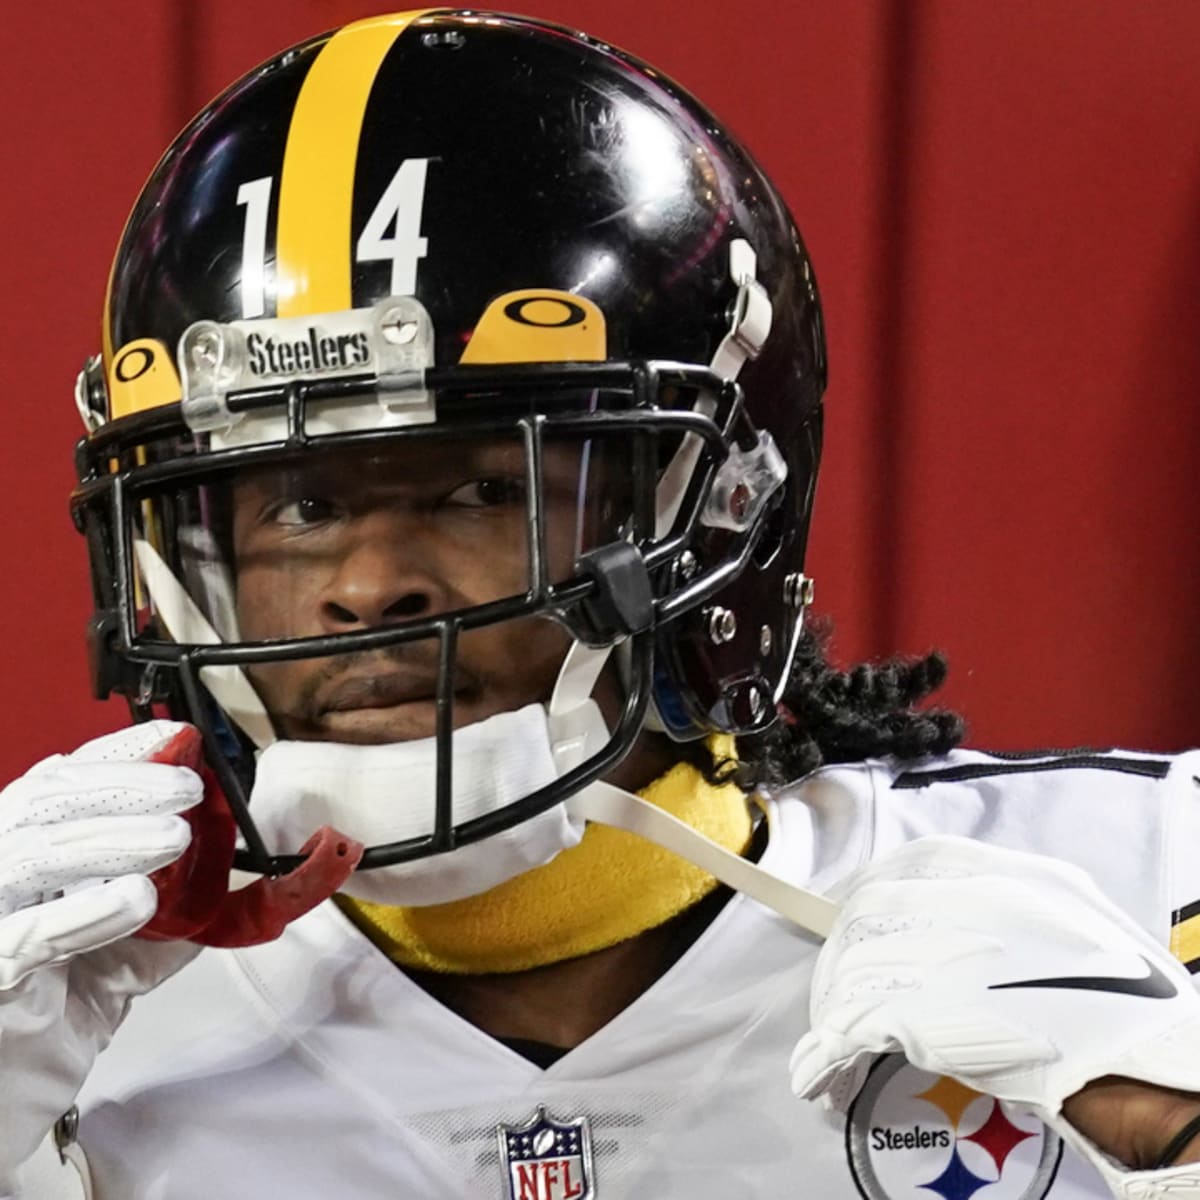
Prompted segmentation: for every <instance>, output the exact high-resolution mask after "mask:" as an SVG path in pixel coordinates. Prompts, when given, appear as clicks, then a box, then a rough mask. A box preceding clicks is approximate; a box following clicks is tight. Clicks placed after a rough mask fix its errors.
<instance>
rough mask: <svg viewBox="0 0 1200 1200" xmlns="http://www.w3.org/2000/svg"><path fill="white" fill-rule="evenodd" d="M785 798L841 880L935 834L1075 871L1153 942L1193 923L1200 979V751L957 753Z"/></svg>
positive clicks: (853, 769) (855, 769)
mask: <svg viewBox="0 0 1200 1200" xmlns="http://www.w3.org/2000/svg"><path fill="white" fill-rule="evenodd" d="M780 798H781V800H782V801H783V802H784V805H785V807H786V805H787V803H788V802H799V803H800V804H801V805H802V806H803V807H804V808H805V809H806V810H807V812H808V815H809V819H810V820H811V822H812V825H813V831H812V832H813V837H814V839H815V840H816V842H817V843H818V845H820V844H821V843H822V842H824V843H825V844H826V845H827V846H832V847H835V848H836V853H834V852H833V851H830V852H827V853H826V854H825V857H828V858H832V857H836V858H837V859H838V863H839V868H840V870H841V871H843V872H844V870H845V868H846V866H847V865H849V864H850V860H855V861H853V865H854V866H858V865H862V864H864V863H866V862H869V861H872V860H874V859H877V858H881V857H883V856H884V855H886V854H888V853H889V852H890V851H892V850H894V849H896V848H898V847H899V846H901V845H903V844H904V843H906V842H909V841H912V840H914V839H915V838H919V837H926V836H930V835H933V834H954V835H958V836H960V837H970V838H974V839H976V840H979V841H984V842H988V843H991V844H993V845H998V846H1006V847H1009V848H1011V849H1016V850H1023V851H1027V852H1030V853H1035V854H1045V855H1049V856H1051V857H1054V858H1059V859H1062V860H1064V861H1067V862H1072V863H1075V864H1076V865H1078V866H1081V867H1083V868H1084V869H1085V870H1086V871H1088V872H1089V873H1090V874H1091V875H1092V876H1093V878H1095V879H1096V881H1097V882H1098V883H1099V884H1100V885H1101V887H1103V888H1104V889H1105V891H1106V892H1107V894H1108V895H1109V896H1110V897H1111V898H1112V899H1113V900H1114V901H1115V902H1116V903H1118V904H1119V905H1121V907H1123V908H1124V909H1125V910H1126V911H1127V912H1128V913H1130V915H1131V916H1133V917H1134V918H1135V919H1137V920H1139V921H1140V922H1141V923H1142V924H1143V925H1145V926H1146V927H1147V928H1148V929H1149V930H1151V932H1153V933H1154V934H1155V935H1156V936H1159V937H1162V938H1163V939H1168V938H1171V937H1174V938H1175V940H1176V941H1178V939H1179V935H1178V933H1176V934H1174V935H1173V934H1172V932H1171V930H1172V929H1173V928H1175V927H1178V926H1179V925H1180V924H1181V922H1182V921H1190V922H1193V925H1189V926H1188V929H1187V932H1188V934H1189V942H1188V945H1189V946H1191V943H1192V939H1193V938H1194V941H1195V943H1196V944H1195V946H1194V950H1195V954H1194V956H1193V957H1195V958H1196V959H1197V967H1198V969H1200V866H1197V865H1196V864H1197V863H1200V853H1197V851H1200V751H1196V750H1193V751H1188V752H1186V753H1183V754H1155V753H1148V752H1144V751H1138V750H1124V749H1121V750H1094V749H1078V750H1035V751H1025V752H1012V751H1000V752H997V751H984V750H972V749H959V750H955V751H953V752H951V753H950V754H948V755H945V756H944V757H938V758H923V759H916V760H909V761H899V760H895V759H875V760H867V761H864V762H860V763H851V764H837V765H833V766H829V767H825V768H822V769H821V770H819V771H817V772H815V773H814V774H813V775H811V776H809V777H807V778H806V779H804V780H802V781H799V782H798V783H797V784H795V785H793V786H792V787H791V788H788V789H785V791H784V793H781V797H780ZM794 823H795V818H793V824H794ZM813 859H814V861H817V862H820V861H821V860H822V852H821V851H820V850H818V851H816V852H815V853H814V855H813ZM1189 906H1190V907H1189ZM1181 914H1183V915H1181ZM1177 953H1180V957H1183V954H1182V952H1179V951H1177ZM1185 961H1187V960H1185Z"/></svg>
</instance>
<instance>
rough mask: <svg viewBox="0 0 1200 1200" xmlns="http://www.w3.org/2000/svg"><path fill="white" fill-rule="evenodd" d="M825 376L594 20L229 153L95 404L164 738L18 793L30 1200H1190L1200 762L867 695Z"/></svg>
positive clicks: (419, 21)
mask: <svg viewBox="0 0 1200 1200" xmlns="http://www.w3.org/2000/svg"><path fill="white" fill-rule="evenodd" d="M824 383H825V359H824V342H823V333H822V325H821V312H820V304H819V300H818V296H817V289H816V282H815V279H814V276H813V272H812V268H811V265H810V263H809V260H808V257H807V254H806V251H805V248H804V245H803V243H802V242H801V239H800V236H799V234H798V233H797V231H796V228H795V226H794V224H793V222H792V219H791V217H790V216H789V214H788V212H787V209H786V207H785V205H784V204H783V202H782V200H781V199H780V197H779V196H778V194H777V193H776V191H775V189H774V188H773V187H772V185H771V183H770V182H769V181H768V180H767V179H766V178H765V177H764V176H763V174H762V173H761V171H760V170H759V168H758V167H757V165H756V164H755V162H754V161H753V159H752V158H751V157H750V156H749V155H748V153H747V152H746V151H745V150H744V149H743V148H742V147H741V146H740V145H739V144H738V142H737V141H736V140H735V139H733V138H732V137H731V136H730V135H729V134H728V133H727V132H726V131H725V130H724V129H723V128H722V126H721V125H720V123H719V122H718V121H717V119H716V118H715V117H713V116H712V115H711V114H710V113H708V112H707V111H706V110H705V109H704V108H703V107H701V106H700V104H699V103H698V102H697V101H696V100H694V99H693V98H692V97H690V96H689V95H688V94H687V93H686V92H684V91H683V90H682V89H680V88H679V87H677V86H676V85H674V84H672V83H671V82H670V81H668V80H666V79H664V78H663V77H662V76H661V75H659V74H658V73H657V72H655V71H654V70H653V69H652V68H650V67H648V66H646V65H645V64H643V63H640V62H638V61H637V60H635V59H633V58H631V57H629V56H627V55H625V54H623V53H621V52H619V51H617V50H614V49H612V48H611V47H609V46H606V45H604V44H601V43H599V42H595V41H592V40H590V39H588V38H587V37H585V36H584V35H582V34H577V33H574V32H571V31H569V30H565V29H561V28H557V27H554V26H550V25H546V24H542V23H538V22H535V21H530V20H523V19H520V18H514V17H505V16H493V15H489V14H487V13H481V12H478V11H475V10H463V11H455V10H430V11H427V12H411V13H403V14H398V15H394V16H387V17H378V18H372V19H370V20H366V21H362V22H358V23H355V24H352V25H349V26H347V27H345V28H343V29H340V30H338V31H336V32H334V33H332V34H330V35H327V36H324V37H319V38H316V39H313V40H311V41H308V42H305V43H303V44H301V45H299V46H296V47H293V48H291V49H288V50H286V51H285V52H283V53H282V54H280V55H279V56H278V57H276V58H274V59H273V60H271V61H270V62H268V63H266V64H264V65H263V66H262V67H260V68H258V69H257V70H255V71H253V72H251V73H250V74H249V75H247V76H246V77H245V78H243V79H242V80H240V81H239V82H237V83H236V84H234V85H233V86H232V87H231V88H230V89H229V90H228V91H226V92H225V93H224V94H223V95H221V96H220V97H218V98H217V99H216V100H215V101H214V102H213V103H212V104H211V105H210V106H209V107H208V108H207V109H205V111H204V112H202V113H201V114H200V116H199V117H197V118H196V120H195V121H194V122H192V124H191V125H189V127H188V128H187V129H186V130H185V131H184V132H183V133H182V134H181V135H180V137H179V138H178V139H177V141H176V142H175V143H174V144H173V146H172V147H171V148H170V149H169V150H168V152H167V154H166V155H165V156H164V158H163V159H162V161H161V162H160V164H159V165H158V167H157V168H156V170H155V171H154V173H153V175H152V176H151V178H150V180H149V182H148V183H147V185H146V187H145V189H144V191H143V192H142V194H141V196H140V198H139V199H138V201H137V203H136V205H135V207H134V210H133V213H132V215H131V217H130V219H129V222H128V225H127V227H126V229H125V232H124V235H123V237H122V239H121V243H120V246H119V248H118V252H117V256H116V260H115V264H114V268H113V273H112V277H111V282H110V287H109V293H108V297H107V302H106V305H105V316H104V325H103V350H102V353H101V354H99V355H98V356H97V357H96V358H95V359H93V360H92V361H90V362H89V363H88V364H87V366H86V367H85V369H84V371H83V373H82V375H81V376H80V380H79V385H78V388H77V395H76V400H77V404H78V407H79V410H80V413H81V415H82V418H83V421H84V423H85V426H86V430H87V433H86V437H85V438H84V440H83V442H82V443H81V445H80V449H79V452H78V467H79V486H78V488H77V490H76V492H75V495H74V500H73V505H74V513H75V518H76V521H77V523H78V525H79V527H80V529H81V531H82V532H83V533H84V534H85V535H86V538H87V542H88V546H89V551H90V557H91V568H92V579H93V585H94V595H95V602H96V614H95V619H94V622H93V627H92V630H93V638H92V646H91V652H92V656H93V666H94V674H95V681H96V688H97V692H98V694H100V695H107V694H110V693H113V692H115V693H119V694H121V695H124V696H125V697H126V698H127V699H128V701H129V704H130V708H131V711H132V713H133V716H134V717H135V718H136V721H135V723H134V724H133V726H132V727H131V728H130V729H127V730H124V731H121V732H119V733H116V734H112V735H109V736H107V737H104V738H101V739H99V740H97V741H95V742H92V743H89V744H88V745H86V746H84V747H81V748H80V749H77V750H75V751H74V752H72V753H70V754H67V755H64V756H59V757H56V758H54V759H51V760H48V761H46V762H44V763H41V764H39V765H38V766H36V767H34V768H33V769H32V770H31V771H30V772H29V773H28V774H27V775H25V776H24V777H22V778H21V779H19V780H17V781H15V782H14V783H12V784H11V785H10V786H9V787H8V788H7V789H5V791H4V793H3V794H2V795H0V1081H2V1086H0V1195H3V1196H10V1195H12V1196H25V1197H49V1196H67V1195H83V1194H88V1195H92V1196H95V1197H98V1198H100V1200H130V1198H133V1197H147V1198H148V1197H171V1198H173V1200H187V1198H192V1197H195V1198H199V1197H213V1196H221V1197H227V1196H242V1195H287V1196H295V1197H303V1196H326V1195H351V1196H355V1197H362V1198H364V1200H366V1198H371V1197H380V1198H382V1197H395V1196H406V1197H407V1196H413V1197H415V1196H438V1197H475V1196H502V1197H507V1198H508V1200H557V1198H562V1200H568V1198H571V1200H586V1198H587V1197H593V1196H600V1197H604V1198H605V1200H610V1198H616V1197H645V1196H665V1197H680V1198H683V1197H687V1198H688V1200H696V1198H704V1197H729V1196H747V1197H751V1196H754V1197H768V1196H771V1197H775V1196H783V1195H811V1196H819V1197H822V1198H824V1197H846V1198H850V1197H854V1196H865V1197H868V1198H871V1200H879V1198H890V1197H907V1196H912V1195H919V1194H925V1193H926V1192H928V1191H933V1192H934V1193H936V1194H938V1195H940V1196H943V1197H946V1198H947V1200H954V1198H958V1197H967V1196H970V1195H972V1194H973V1193H974V1192H975V1191H978V1190H980V1189H985V1188H991V1189H992V1190H991V1191H990V1192H988V1193H987V1194H988V1195H993V1196H997V1197H1000V1196H1003V1197H1043V1196H1053V1197H1056V1198H1075V1197H1086V1196H1099V1195H1103V1194H1105V1192H1106V1190H1107V1191H1111V1192H1112V1193H1113V1194H1115V1195H1118V1196H1124V1197H1131V1198H1132V1197H1153V1196H1164V1197H1166V1196H1170V1197H1183V1196H1200V1165H1196V1163H1197V1160H1200V1096H1198V1095H1197V1093H1198V1092H1200V997H1198V996H1197V993H1196V990H1195V987H1194V986H1193V981H1192V971H1195V970H1196V969H1197V968H1198V967H1200V915H1197V911H1198V910H1197V905H1196V902H1197V898H1198V897H1200V872H1198V871H1197V868H1196V854H1195V848H1196V846H1197V844H1198V840H1197V839H1198V838H1200V794H1198V793H1197V784H1196V776H1197V774H1198V773H1200V758H1198V757H1197V756H1195V755H1191V756H1183V757H1180V758H1175V759H1172V758H1163V757H1156V756H1152V755H1146V754H1137V753H1075V754H1062V753H1040V754H1032V755H1029V756H996V755H988V754H982V753H976V752H969V751H964V750H958V749H956V748H955V747H956V745H957V743H958V742H959V740H960V738H961V736H962V728H961V723H960V722H959V720H958V719H957V718H956V717H955V716H953V715H952V714H948V713H943V712H937V711H928V710H920V711H918V710H917V709H916V708H915V706H916V705H917V703H918V702H919V701H921V700H923V699H924V698H925V697H926V696H928V695H929V693H931V692H932V691H933V690H934V689H935V688H936V686H937V685H938V683H940V681H941V677H942V674H943V670H944V668H943V665H942V663H941V661H940V660H939V659H937V658H936V657H931V658H929V659H927V660H923V661H920V662H916V663H902V662H895V663H891V664H887V665H885V666H883V667H879V668H869V667H861V668H858V669H856V670H855V671H853V672H851V673H849V674H843V673H841V672H839V671H837V670H835V669H833V668H831V667H830V666H829V665H828V664H827V663H826V662H825V659H824V656H823V653H822V644H821V639H820V637H819V636H818V634H817V633H816V632H814V630H812V629H806V628H805V625H804V617H805V612H806V609H807V608H808V606H809V604H810V601H811V599H812V584H811V581H810V579H809V578H808V577H807V575H806V574H805V573H804V550H805V541H806V538H807V531H808V522H809V514H810V511H811V508H812V503H813V494H814V485H815V480H816V472H817V463H818V459H819V455H820V446H821V412H822V410H821V397H822V391H823V388H824ZM1181 960H1182V961H1181ZM1189 964H1190V968H1191V970H1189ZM110 1043H111V1045H110ZM789 1064H790V1065H789ZM793 1092H796V1093H799V1094H800V1095H802V1096H805V1097H809V1098H820V1099H821V1100H822V1101H823V1102H822V1103H818V1104H802V1103H800V1102H798V1101H797V1100H796V1099H795V1097H794V1096H793V1095H792V1093H793ZM1064 1144H1066V1145H1068V1146H1069V1150H1068V1151H1067V1153H1066V1154H1064Z"/></svg>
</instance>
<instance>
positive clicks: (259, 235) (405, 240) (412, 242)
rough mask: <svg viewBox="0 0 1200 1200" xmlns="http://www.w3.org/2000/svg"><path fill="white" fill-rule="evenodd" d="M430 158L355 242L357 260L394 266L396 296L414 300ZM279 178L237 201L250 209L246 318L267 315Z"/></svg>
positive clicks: (395, 179)
mask: <svg viewBox="0 0 1200 1200" xmlns="http://www.w3.org/2000/svg"><path fill="white" fill-rule="evenodd" d="M431 161H433V160H431V159H428V158H408V159H405V160H404V162H402V163H401V164H400V166H399V167H398V168H397V169H396V174H395V175H393V176H392V181H391V183H389V184H388V186H387V189H386V190H385V191H384V193H383V195H382V196H380V197H379V203H378V204H376V205H375V208H374V210H373V211H372V213H371V215H370V216H369V217H368V218H367V223H366V224H365V225H364V226H363V231H362V233H361V234H359V236H358V241H357V243H356V244H355V255H354V261H355V262H360V263H363V262H390V263H391V264H392V283H391V294H392V295H393V296H411V295H413V294H414V293H415V292H416V289H417V264H418V263H419V262H420V261H421V259H423V258H424V257H425V254H426V252H427V251H428V249H429V239H428V238H425V237H422V236H421V211H422V209H423V208H424V207H425V174H426V172H427V171H428V169H429V164H430V162H431ZM274 183H275V181H274V179H272V178H271V176H269V175H267V176H265V177H264V178H262V179H251V180H249V181H248V182H246V183H243V184H242V185H241V187H239V188H238V192H237V202H238V206H239V207H244V208H245V209H246V219H245V224H244V226H243V232H242V316H243V317H244V318H247V319H249V318H251V317H261V316H262V315H263V314H264V313H265V312H266V293H265V281H266V276H267V221H268V217H269V214H270V208H271V192H272V190H273V188H274Z"/></svg>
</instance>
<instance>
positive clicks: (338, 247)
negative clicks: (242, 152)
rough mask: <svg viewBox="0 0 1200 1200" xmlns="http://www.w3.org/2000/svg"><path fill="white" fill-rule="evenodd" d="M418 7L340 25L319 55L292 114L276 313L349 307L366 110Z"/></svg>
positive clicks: (281, 207)
mask: <svg viewBox="0 0 1200 1200" xmlns="http://www.w3.org/2000/svg"><path fill="white" fill-rule="evenodd" d="M434 11H437V10H436V9H420V10H414V11H412V12H405V13H392V14H389V15H388V16H383V17H370V18H368V19H366V20H363V21H356V22H354V23H353V24H351V25H347V26H345V27H344V28H342V29H340V30H338V31H337V33H335V34H334V35H333V37H331V38H330V39H329V41H328V42H327V43H326V44H325V46H324V47H323V48H322V50H321V52H320V53H319V54H318V55H317V57H316V59H315V61H314V62H313V64H312V66H311V67H310V68H309V72H308V75H307V76H306V77H305V80H304V85H303V87H301V89H300V95H299V97H298V98H297V100H296V107H295V108H294V110H293V111H292V121H291V126H290V127H289V129H288V139H287V147H286V149H285V150H284V155H283V171H282V176H281V179H280V184H279V218H278V226H277V229H276V234H275V265H276V281H277V288H278V291H277V299H276V313H277V315H278V316H281V317H299V316H308V315H310V314H312V313H320V312H338V311H340V310H342V309H346V308H349V307H351V304H352V300H351V291H350V287H351V263H350V219H351V208H352V205H353V202H354V167H355V161H356V159H357V157H358V141H359V135H360V133H361V131H362V122H363V114H364V113H365V111H366V107H367V99H368V97H369V96H370V94H371V86H372V84H373V83H374V82H375V76H376V74H377V73H378V71H379V67H380V65H381V64H382V62H383V60H384V58H385V57H386V55H387V53H388V51H389V50H390V49H391V48H392V45H393V43H394V42H395V41H396V38H398V37H399V36H400V34H401V33H403V32H404V30H405V29H406V28H407V27H408V26H409V25H410V24H412V22H413V21H415V20H417V19H418V18H419V17H423V16H425V14H426V13H429V12H434Z"/></svg>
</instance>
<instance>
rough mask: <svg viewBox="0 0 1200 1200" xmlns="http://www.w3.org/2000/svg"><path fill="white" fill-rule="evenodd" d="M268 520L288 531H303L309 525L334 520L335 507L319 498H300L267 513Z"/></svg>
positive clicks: (336, 510) (284, 503)
mask: <svg viewBox="0 0 1200 1200" xmlns="http://www.w3.org/2000/svg"><path fill="white" fill-rule="evenodd" d="M267 515H268V518H269V520H270V521H271V522H272V523H273V524H275V525H283V526H285V527H286V528H288V529H303V528H305V527H306V526H309V525H320V524H323V523H325V522H328V521H332V520H334V519H335V518H336V517H337V515H338V509H337V505H336V504H334V502H333V501H332V500H326V499H325V498H324V497H321V496H300V497H298V498H296V499H293V500H284V501H281V502H280V503H279V504H276V505H274V506H273V507H272V508H271V509H270V510H269V511H268V514H267Z"/></svg>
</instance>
